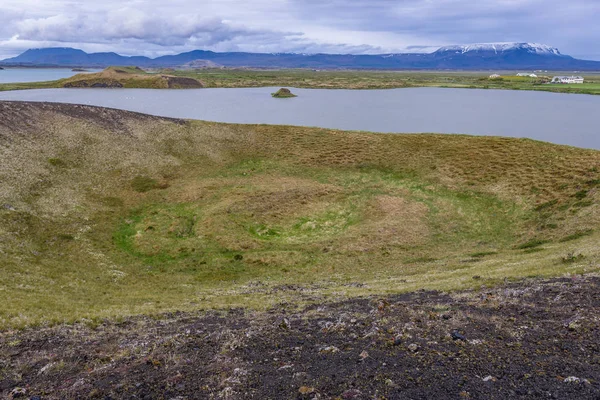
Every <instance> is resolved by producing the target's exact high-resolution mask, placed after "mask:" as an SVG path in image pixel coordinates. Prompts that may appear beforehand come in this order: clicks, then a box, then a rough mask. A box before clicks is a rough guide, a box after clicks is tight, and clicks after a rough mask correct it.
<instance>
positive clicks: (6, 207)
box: [2, 204, 15, 211]
mask: <svg viewBox="0 0 600 400" xmlns="http://www.w3.org/2000/svg"><path fill="white" fill-rule="evenodd" d="M2 208H3V209H5V210H8V211H15V208H14V207H13V206H12V205H10V204H2Z"/></svg>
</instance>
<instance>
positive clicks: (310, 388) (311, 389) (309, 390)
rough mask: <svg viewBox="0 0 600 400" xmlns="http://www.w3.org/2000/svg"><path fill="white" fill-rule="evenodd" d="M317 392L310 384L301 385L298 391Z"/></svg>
mask: <svg viewBox="0 0 600 400" xmlns="http://www.w3.org/2000/svg"><path fill="white" fill-rule="evenodd" d="M314 392H315V388H313V387H309V386H300V389H298V393H300V394H311V393H314Z"/></svg>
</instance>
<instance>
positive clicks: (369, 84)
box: [0, 67, 600, 94]
mask: <svg viewBox="0 0 600 400" xmlns="http://www.w3.org/2000/svg"><path fill="white" fill-rule="evenodd" d="M116 70H119V71H121V72H120V73H115V71H116ZM490 74H492V72H491V71H488V72H465V71H456V72H454V71H422V72H414V71H379V72H376V71H313V70H301V69H296V70H273V71H270V70H246V69H199V70H172V69H167V70H158V71H150V73H147V72H145V71H141V70H138V69H135V68H131V67H111V68H108V69H107V70H106V71H105V72H104V73H99V74H87V75H86V74H84V75H77V76H75V77H72V78H68V79H63V80H60V81H55V82H36V83H24V84H1V85H0V91H2V90H18V89H34V88H51V87H55V88H56V87H64V86H65V85H68V84H73V83H74V82H79V83H82V82H86V83H87V84H89V85H90V86H91V85H92V84H94V83H111V82H112V83H114V82H120V84H122V86H123V87H126V88H157V89H159V88H168V87H177V88H186V87H195V86H189V83H190V82H187V84H186V83H185V82H181V83H179V84H174V85H170V84H169V81H173V82H176V81H174V80H173V78H191V79H193V80H195V81H198V82H200V83H201V85H202V86H203V87H208V88H234V87H265V86H270V87H271V86H272V87H277V86H283V87H296V88H320V89H391V88H407V87H449V88H477V89H506V90H538V91H549V92H558V93H580V94H600V75H593V74H590V75H584V77H585V80H586V83H584V84H572V85H558V84H546V83H543V82H545V81H548V80H549V79H551V77H552V76H553V75H557V74H558V75H563V74H564V72H562V73H551V72H548V73H544V74H545V75H544V76H542V75H540V77H539V78H528V77H517V76H514V73H508V72H501V74H502V79H489V76H490Z"/></svg>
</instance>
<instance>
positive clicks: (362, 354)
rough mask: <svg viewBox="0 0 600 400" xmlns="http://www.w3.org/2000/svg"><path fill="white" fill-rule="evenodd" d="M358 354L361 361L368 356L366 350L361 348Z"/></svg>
mask: <svg viewBox="0 0 600 400" xmlns="http://www.w3.org/2000/svg"><path fill="white" fill-rule="evenodd" d="M358 356H359V357H360V359H361V361H364V360H365V359H366V358H367V357H369V353H367V351H366V350H363V352H362V353H360V354H359V355H358Z"/></svg>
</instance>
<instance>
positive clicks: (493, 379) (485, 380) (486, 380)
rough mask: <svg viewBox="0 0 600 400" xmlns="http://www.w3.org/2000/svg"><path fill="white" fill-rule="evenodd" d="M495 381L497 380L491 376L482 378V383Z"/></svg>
mask: <svg viewBox="0 0 600 400" xmlns="http://www.w3.org/2000/svg"><path fill="white" fill-rule="evenodd" d="M496 380H497V379H496V378H494V377H493V376H491V375H488V376H486V377H485V378H483V381H484V382H489V381H492V382H496Z"/></svg>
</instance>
